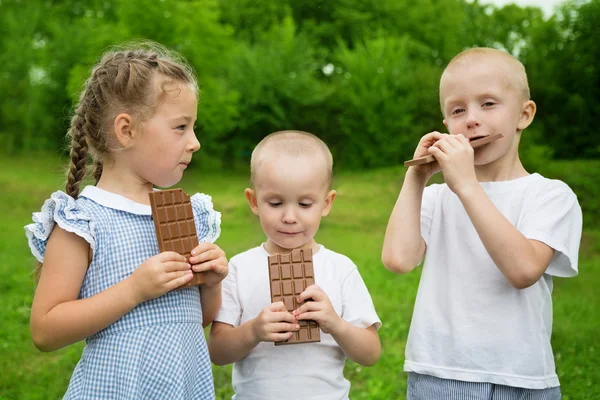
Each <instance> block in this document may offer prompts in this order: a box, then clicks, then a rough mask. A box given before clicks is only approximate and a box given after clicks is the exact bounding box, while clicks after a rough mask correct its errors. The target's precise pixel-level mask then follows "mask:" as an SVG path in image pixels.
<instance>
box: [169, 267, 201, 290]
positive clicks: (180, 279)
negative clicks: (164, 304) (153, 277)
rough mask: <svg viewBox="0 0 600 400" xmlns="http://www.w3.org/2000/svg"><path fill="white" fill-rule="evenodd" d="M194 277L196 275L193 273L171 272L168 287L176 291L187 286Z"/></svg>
mask: <svg viewBox="0 0 600 400" xmlns="http://www.w3.org/2000/svg"><path fill="white" fill-rule="evenodd" d="M193 276H194V274H192V271H186V272H183V271H178V272H171V273H170V274H169V280H168V281H167V284H166V286H167V287H168V288H169V290H173V289H176V288H178V287H179V286H181V285H185V284H186V283H188V282H189V281H191V280H192V278H193Z"/></svg>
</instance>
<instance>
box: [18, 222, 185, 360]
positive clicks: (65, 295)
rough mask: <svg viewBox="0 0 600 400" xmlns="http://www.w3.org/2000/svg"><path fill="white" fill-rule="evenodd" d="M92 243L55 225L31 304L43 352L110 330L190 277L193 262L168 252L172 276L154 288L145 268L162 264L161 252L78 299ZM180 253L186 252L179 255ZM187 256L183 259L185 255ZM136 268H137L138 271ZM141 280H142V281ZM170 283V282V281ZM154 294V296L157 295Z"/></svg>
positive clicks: (34, 336) (33, 327) (166, 257)
mask: <svg viewBox="0 0 600 400" xmlns="http://www.w3.org/2000/svg"><path fill="white" fill-rule="evenodd" d="M89 251H90V247H89V245H88V243H87V242H86V241H85V240H84V239H83V238H81V237H79V236H77V235H75V234H74V233H70V232H67V231H65V230H63V229H62V228H60V227H59V226H56V227H55V228H54V230H53V231H52V233H51V235H50V238H49V240H48V246H47V248H46V253H45V255H44V267H43V268H42V274H41V276H40V281H39V283H38V286H37V288H36V292H35V296H34V299H33V305H32V307H31V321H30V329H31V336H32V339H33V342H34V344H35V346H36V347H37V348H38V349H40V350H42V351H52V350H57V349H59V348H61V347H64V346H66V345H69V344H72V343H75V342H78V341H80V340H83V339H85V338H86V337H88V336H91V335H93V334H94V333H97V332H98V331H100V330H102V329H104V328H106V327H107V326H109V325H110V324H112V323H113V322H115V321H116V320H118V319H119V318H121V317H122V316H123V315H125V314H127V313H128V312H129V311H131V310H132V309H133V308H134V307H136V306H137V305H138V304H140V303H141V302H143V301H145V300H148V299H149V298H153V297H157V296H158V295H160V294H162V293H166V292H167V291H168V290H171V289H174V288H176V287H177V286H179V285H182V284H183V283H185V282H187V281H188V280H189V279H191V276H192V275H191V272H190V269H189V265H188V264H187V263H184V262H181V261H179V262H175V261H173V262H170V260H175V259H177V258H176V256H177V254H176V253H171V254H169V253H163V254H162V255H159V256H162V257H163V258H164V260H163V262H165V263H166V264H164V265H167V266H168V268H171V271H170V272H169V273H170V276H169V277H168V280H165V281H164V282H162V284H161V285H159V286H160V288H158V289H157V288H155V287H154V286H153V285H154V284H155V282H154V281H152V279H150V281H148V279H147V277H146V276H145V275H144V274H140V272H143V270H147V269H148V268H153V267H156V264H157V263H158V264H161V261H159V256H156V257H153V258H151V259H148V260H147V262H148V261H150V263H147V262H145V263H144V264H142V266H144V268H141V267H142V266H140V268H141V269H142V271H140V272H138V273H135V272H134V274H132V275H131V276H130V277H129V278H127V279H125V280H123V281H121V282H119V283H117V284H116V285H114V286H112V287H110V288H108V289H106V290H104V291H103V292H101V293H98V294H96V295H94V296H92V297H89V298H86V299H80V300H78V299H77V297H78V295H79V290H80V289H81V284H82V282H83V279H84V277H85V274H86V272H87V268H88V263H89ZM180 257H181V256H180ZM181 258H183V257H181ZM136 271H137V270H136ZM140 278H142V279H140ZM165 284H166V285H165ZM152 296H153V297H152Z"/></svg>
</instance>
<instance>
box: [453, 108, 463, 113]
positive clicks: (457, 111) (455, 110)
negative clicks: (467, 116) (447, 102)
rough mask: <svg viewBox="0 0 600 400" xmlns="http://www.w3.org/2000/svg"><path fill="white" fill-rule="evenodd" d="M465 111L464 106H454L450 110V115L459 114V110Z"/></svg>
mask: <svg viewBox="0 0 600 400" xmlns="http://www.w3.org/2000/svg"><path fill="white" fill-rule="evenodd" d="M463 111H465V109H464V108H455V109H454V110H452V113H451V114H452V115H457V114H460V113H461V112H463Z"/></svg>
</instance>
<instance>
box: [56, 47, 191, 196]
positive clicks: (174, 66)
mask: <svg viewBox="0 0 600 400" xmlns="http://www.w3.org/2000/svg"><path fill="white" fill-rule="evenodd" d="M157 76H160V77H164V78H165V80H164V81H163V82H162V83H161V85H159V87H160V91H161V93H159V94H158V96H157V93H156V82H155V79H156V78H155V77H157ZM171 82H176V83H184V84H190V85H191V86H193V87H194V89H195V91H196V93H198V84H197V82H196V78H195V76H194V73H193V71H192V68H191V67H190V66H189V65H188V64H187V62H186V61H185V60H184V59H183V58H182V57H181V56H179V55H178V54H176V53H174V52H171V51H169V50H167V49H166V48H165V47H163V46H161V45H159V44H158V43H153V42H142V43H129V44H126V45H124V46H121V47H120V48H113V49H111V50H110V51H108V52H107V53H105V54H104V55H103V56H102V59H101V60H100V62H99V63H98V64H96V66H94V68H93V69H92V72H91V75H90V77H89V78H88V79H87V80H86V82H85V87H84V89H83V91H82V92H81V95H80V96H79V101H78V103H77V105H76V107H75V113H74V115H73V117H72V119H71V127H70V129H69V131H68V133H67V137H68V138H70V143H71V145H70V157H71V162H70V166H69V170H68V173H67V183H66V188H65V189H66V192H67V194H68V195H69V196H71V197H73V198H75V199H76V198H77V197H78V196H79V186H80V184H81V181H82V180H83V178H84V176H85V174H86V169H87V168H86V165H87V163H88V159H90V160H91V161H92V162H93V164H94V171H93V176H94V178H95V180H96V183H97V182H98V180H99V179H100V176H101V175H102V164H103V159H104V158H105V156H107V155H109V154H110V153H111V146H110V143H111V140H110V139H111V135H110V133H111V132H112V123H113V120H114V118H115V117H116V116H117V115H118V114H119V113H121V112H128V113H131V114H133V115H134V116H137V117H140V118H139V119H143V117H144V116H146V115H147V114H149V113H151V112H152V111H153V110H154V109H155V108H156V106H157V104H158V102H159V101H160V99H161V98H162V96H164V94H165V93H166V89H165V85H166V84H168V83H171ZM138 122H140V121H138Z"/></svg>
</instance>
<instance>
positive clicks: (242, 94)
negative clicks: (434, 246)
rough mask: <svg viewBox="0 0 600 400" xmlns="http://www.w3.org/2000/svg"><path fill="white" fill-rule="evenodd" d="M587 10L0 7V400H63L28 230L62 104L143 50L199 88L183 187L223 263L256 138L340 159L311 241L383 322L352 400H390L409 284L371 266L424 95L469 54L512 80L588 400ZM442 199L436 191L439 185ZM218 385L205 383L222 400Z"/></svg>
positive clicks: (498, 2)
mask: <svg viewBox="0 0 600 400" xmlns="http://www.w3.org/2000/svg"><path fill="white" fill-rule="evenodd" d="M599 27H600V0H586V1H583V0H582V1H578V0H567V1H544V0H538V1H535V0H529V1H527V0H521V1H520V2H518V4H512V3H511V2H510V1H505V0H495V1H491V0H490V1H477V0H475V1H467V0H443V1H441V0H411V1H408V0H279V1H275V0H160V1H159V0H134V1H132V0H114V1H108V0H86V1H83V0H54V1H52V0H27V1H25V0H21V1H19V0H0V185H1V186H2V188H3V192H4V193H3V195H2V200H0V205H1V206H2V207H3V212H2V213H3V218H2V220H3V221H2V226H3V229H2V232H0V302H1V303H2V304H3V305H4V306H5V309H4V310H3V311H0V321H2V322H0V326H1V328H0V370H2V371H3V373H0V399H34V398H35V399H47V398H60V397H61V396H62V394H63V393H64V390H65V388H66V385H67V383H68V380H69V377H70V373H71V372H72V369H73V367H74V365H75V363H76V362H77V360H78V358H79V354H80V351H81V344H78V345H75V346H70V347H69V348H67V349H64V350H61V351H58V352H55V353H51V354H42V353H39V352H38V351H37V350H35V348H33V345H32V344H31V340H30V337H29V331H28V317H29V307H30V305H31V298H32V294H33V290H34V282H33V279H32V276H31V275H30V272H31V269H32V268H33V257H31V255H30V254H29V252H28V248H27V243H26V240H25V237H24V233H23V230H22V227H23V225H25V224H27V223H29V222H30V218H31V212H33V211H38V210H39V209H40V207H41V205H42V203H43V201H44V199H46V198H47V197H49V195H50V193H52V191H54V190H58V189H60V188H62V187H63V186H64V179H63V176H64V175H63V169H64V165H65V163H66V161H65V158H64V156H65V149H66V142H65V141H64V136H65V133H66V130H67V128H68V125H69V119H70V115H71V111H72V108H73V105H74V104H73V101H74V99H76V98H77V97H78V95H79V92H80V90H81V89H82V86H83V82H84V81H85V79H86V78H87V76H88V75H89V72H90V69H91V67H92V66H93V65H94V64H95V63H96V61H98V59H99V57H100V55H101V54H102V53H103V52H104V51H105V50H106V49H107V48H108V47H109V46H112V45H117V44H119V43H122V42H125V41H129V40H136V39H151V40H155V41H158V42H160V43H161V44H163V45H165V46H166V47H168V48H170V49H172V50H176V51H178V52H180V53H181V54H183V55H184V56H185V57H186V58H187V59H188V60H189V62H190V63H191V64H192V65H193V67H194V69H195V70H196V72H197V75H198V79H199V83H200V88H201V91H202V95H201V97H202V101H201V103H200V105H199V114H198V128H197V130H196V132H197V135H198V138H199V140H200V142H201V143H202V149H201V150H200V152H199V153H198V154H197V155H196V156H195V159H194V164H193V166H192V168H190V171H189V172H187V173H186V178H185V179H184V181H182V184H181V186H182V187H184V188H185V189H186V191H188V193H189V192H195V191H205V192H207V193H209V194H211V195H213V200H214V202H215V206H216V208H217V209H219V210H221V211H222V212H223V234H222V237H221V239H220V240H221V242H220V243H219V244H221V247H223V248H224V249H225V250H226V251H227V253H228V254H229V255H230V256H232V255H234V254H235V253H237V252H240V251H243V250H246V249H248V248H250V247H252V246H255V245H257V244H258V243H260V240H263V238H262V233H261V232H260V229H259V227H258V224H257V223H256V222H255V220H254V218H253V216H252V215H251V214H250V212H249V211H248V210H247V206H246V205H245V204H244V198H243V195H242V191H243V188H244V187H246V185H247V184H248V183H247V182H248V176H247V175H248V161H249V157H250V153H251V151H252V149H253V147H254V145H255V144H256V143H258V141H259V140H260V139H261V138H262V137H264V136H265V135H267V134H268V133H271V132H274V131H277V130H282V129H300V130H306V131H309V132H312V133H314V134H316V135H318V136H319V137H321V138H322V139H323V140H324V141H325V142H326V143H328V145H329V146H330V147H331V150H332V152H333V155H334V160H335V168H336V178H335V179H336V180H335V185H336V188H337V189H338V193H339V196H338V200H336V207H334V211H333V212H332V215H331V217H329V218H328V219H326V221H325V222H324V224H323V229H322V231H321V232H320V233H319V235H320V236H319V240H320V241H322V242H323V243H324V244H325V245H326V246H328V247H331V248H332V249H333V250H336V251H339V252H341V253H344V254H347V255H349V256H351V258H353V259H354V261H355V262H357V264H358V265H359V268H360V270H361V274H362V275H363V276H364V277H365V281H366V282H367V284H368V286H369V288H370V290H371V293H372V295H373V298H374V301H375V304H376V307H377V309H378V311H379V313H380V316H381V318H382V320H383V324H384V327H383V328H382V330H381V332H380V333H381V336H382V341H383V343H384V354H383V356H382V359H381V361H380V363H379V364H377V365H376V366H375V367H372V368H360V367H358V366H356V365H353V364H352V363H349V364H348V367H347V369H346V375H347V377H349V378H350V379H351V381H352V384H353V389H352V392H351V396H352V398H356V399H401V398H404V397H403V396H404V393H405V390H406V377H405V374H404V373H403V372H402V371H401V369H402V363H403V357H404V355H403V352H404V343H405V340H406V333H407V329H408V325H409V323H410V316H411V312H412V304H413V301H414V296H415V293H416V287H417V284H418V278H419V275H418V272H415V273H413V274H409V275H408V276H402V277H399V276H395V275H392V274H391V273H388V272H387V271H385V270H384V269H383V267H382V266H381V262H380V251H381V243H382V238H383V232H384V231H385V224H386V222H387V218H388V217H389V213H390V212H391V209H392V206H393V204H394V200H395V197H396V196H397V194H398V191H399V188H400V185H401V183H402V177H403V168H402V167H401V163H402V161H404V160H406V159H408V158H411V156H412V154H413V151H414V148H415V146H416V144H417V142H418V139H419V138H420V137H421V136H422V135H423V134H425V133H427V132H430V131H432V130H440V131H444V126H443V125H442V122H441V121H442V116H441V113H440V110H439V100H438V83H439V78H440V75H441V73H442V70H443V68H444V66H445V65H446V64H447V63H448V61H449V60H450V59H451V58H452V57H453V56H454V55H456V54H457V53H458V52H460V51H462V50H463V49H465V48H468V47H473V46H490V47H495V48H500V49H505V50H507V51H508V52H510V53H512V54H513V55H515V56H517V57H518V58H519V59H520V60H521V61H522V62H523V64H524V65H525V67H526V69H527V72H528V76H529V83H530V87H531V93H532V98H533V100H535V102H536V103H537V105H538V111H537V115H536V118H535V121H534V123H533V124H532V125H531V127H530V128H528V129H527V130H526V131H525V133H524V135H523V139H522V144H521V148H520V155H521V158H522V159H523V161H524V163H525V166H526V168H527V169H528V170H529V171H530V172H533V171H538V172H541V173H542V174H543V175H545V176H547V177H550V178H557V179H562V180H564V181H565V182H567V183H568V184H569V185H570V186H571V187H572V188H573V190H574V191H575V192H576V193H577V195H578V198H579V201H580V204H581V205H582V208H583V211H584V228H585V231H584V237H583V241H582V252H581V256H580V270H581V274H580V276H579V277H577V278H575V279H571V280H568V281H567V280H558V282H557V285H556V287H555V294H554V298H555V330H554V338H553V345H554V347H555V353H556V354H557V365H558V369H559V374H560V377H561V381H562V384H563V394H564V395H565V396H564V398H565V399H600V388H599V385H600V372H598V362H597V359H598V350H599V345H600V343H599V339H598V327H599V326H600V318H599V317H600V314H599V311H597V310H599V309H600V308H599V306H600V302H599V298H598V295H597V294H595V290H596V289H595V288H596V287H597V286H598V285H599V284H600V240H599V238H600V232H599V230H598V222H599V221H600V219H599V217H600V206H599V202H598V196H599V195H600V186H599V183H600V181H599V178H600V160H599V159H600V142H599V141H598V139H597V138H598V134H597V133H596V131H595V130H596V129H597V127H598V122H599V115H600V77H599V73H598V65H599V64H600V46H599V41H600V32H599ZM436 179H438V180H439V179H441V178H440V177H437V178H436ZM229 380H230V368H228V367H226V368H215V385H216V387H217V391H218V393H219V395H218V396H219V398H228V397H230V395H231V388H230V387H229Z"/></svg>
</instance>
